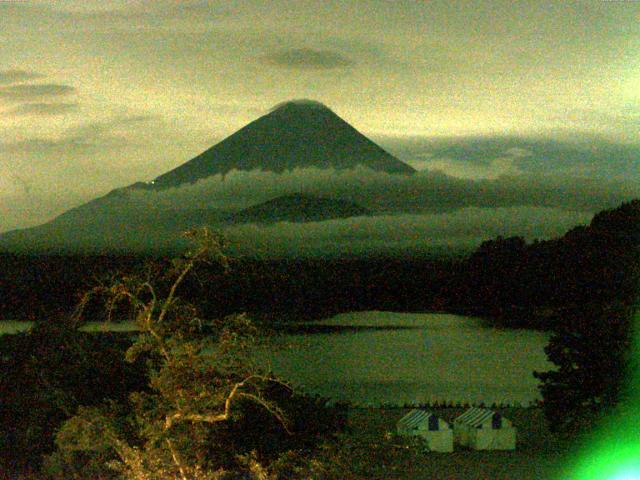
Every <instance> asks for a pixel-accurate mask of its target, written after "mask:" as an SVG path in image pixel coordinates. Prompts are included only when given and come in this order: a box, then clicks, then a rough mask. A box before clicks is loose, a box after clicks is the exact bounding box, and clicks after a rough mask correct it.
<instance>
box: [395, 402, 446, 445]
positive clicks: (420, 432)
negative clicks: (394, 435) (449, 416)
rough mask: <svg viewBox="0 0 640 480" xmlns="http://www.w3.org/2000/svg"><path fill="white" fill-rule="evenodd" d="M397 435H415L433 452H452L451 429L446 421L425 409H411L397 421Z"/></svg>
mask: <svg viewBox="0 0 640 480" xmlns="http://www.w3.org/2000/svg"><path fill="white" fill-rule="evenodd" d="M397 431H398V435H417V436H420V437H421V438H423V439H424V440H425V443H426V444H427V448H429V450H431V451H434V452H453V431H452V430H451V427H450V426H449V424H448V423H447V422H445V421H444V420H442V419H441V418H438V417H436V416H435V415H434V414H433V413H431V412H427V411H425V410H417V409H416V410H411V411H410V412H409V413H407V414H406V415H405V416H404V417H402V418H401V419H400V420H399V421H398V425H397Z"/></svg>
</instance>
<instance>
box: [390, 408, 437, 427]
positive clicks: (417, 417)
mask: <svg viewBox="0 0 640 480" xmlns="http://www.w3.org/2000/svg"><path fill="white" fill-rule="evenodd" d="M447 427H448V424H447V423H446V422H445V421H444V420H442V419H439V418H438V417H437V416H435V415H434V414H433V413H431V412H428V411H426V410H418V409H414V410H411V411H410V412H409V413H407V414H406V415H405V416H404V417H402V418H401V419H400V420H399V421H398V429H401V430H404V431H411V430H430V431H438V430H442V429H443V428H447Z"/></svg>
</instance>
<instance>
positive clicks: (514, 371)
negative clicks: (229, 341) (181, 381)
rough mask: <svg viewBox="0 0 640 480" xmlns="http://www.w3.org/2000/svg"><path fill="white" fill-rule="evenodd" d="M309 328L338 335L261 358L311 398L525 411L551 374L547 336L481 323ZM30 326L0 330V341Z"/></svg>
mask: <svg viewBox="0 0 640 480" xmlns="http://www.w3.org/2000/svg"><path fill="white" fill-rule="evenodd" d="M312 325H313V326H324V327H335V328H327V330H329V332H328V333H312V334H280V335H277V336H275V337H273V338H272V339H271V344H272V346H273V348H270V349H266V350H263V351H262V353H261V355H260V356H261V357H262V358H263V359H264V361H265V362H266V363H267V364H268V365H269V366H270V367H271V368H272V369H273V371H274V372H275V373H277V374H279V375H280V376H282V377H284V378H286V379H288V380H289V381H290V382H291V383H292V384H294V385H297V386H300V387H302V388H303V389H304V390H306V391H308V392H310V393H318V394H320V395H323V396H327V397H330V398H332V399H335V400H350V401H352V402H353V403H355V404H359V405H378V404H381V403H390V404H405V403H408V404H419V403H430V402H434V401H436V400H438V401H440V402H442V401H443V400H444V401H453V402H458V401H460V402H470V403H479V402H485V403H487V404H491V403H493V402H496V403H500V402H505V403H515V402H519V403H521V404H523V405H526V404H528V403H529V402H531V401H534V400H536V399H538V398H540V396H539V394H538V390H537V388H536V386H537V380H536V379H535V378H533V375H532V372H533V371H534V370H540V371H545V370H549V369H550V368H551V367H552V365H551V364H550V363H549V362H547V359H546V356H545V354H544V347H545V345H546V344H547V341H548V334H546V333H543V332H536V331H530V330H509V329H498V328H493V327H490V326H487V325H486V323H484V322H483V321H482V320H481V319H478V318H472V317H464V316H459V315H450V314H439V313H422V314H416V313H394V312H377V311H371V312H353V313H347V314H340V315H337V316H334V317H331V318H329V319H326V320H322V321H320V322H314V323H313V324H312ZM28 326H29V324H28V323H27V322H0V333H15V332H17V331H20V330H24V329H25V328H27V327H28ZM111 327H112V328H113V325H112V326H111ZM131 327H132V325H130V324H129V325H127V324H121V325H118V326H117V328H118V329H119V330H124V329H130V328H131ZM85 328H86V329H87V330H93V331H96V330H101V329H103V328H104V325H102V324H99V323H95V324H94V323H92V324H90V325H87V326H86V327H85ZM343 329H344V330H343Z"/></svg>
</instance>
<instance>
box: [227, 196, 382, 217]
mask: <svg viewBox="0 0 640 480" xmlns="http://www.w3.org/2000/svg"><path fill="white" fill-rule="evenodd" d="M369 213H370V212H369V210H367V209H366V208H364V207H361V206H360V205H357V204H355V203H352V202H346V201H343V200H338V199H333V198H323V197H316V196H313V195H304V194H300V193H294V194H291V195H284V196H281V197H277V198H274V199H272V200H268V201H266V202H263V203H260V204H258V205H253V206H251V207H248V208H245V209H244V210H241V211H239V212H237V213H235V214H233V215H231V216H230V217H229V221H231V222H233V223H250V222H251V223H273V222H283V221H288V222H314V221H322V220H329V219H332V218H348V217H356V216H360V215H368V214H369Z"/></svg>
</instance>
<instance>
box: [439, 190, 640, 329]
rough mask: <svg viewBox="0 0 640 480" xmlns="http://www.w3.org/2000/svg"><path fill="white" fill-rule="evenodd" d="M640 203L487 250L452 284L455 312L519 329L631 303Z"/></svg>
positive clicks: (635, 281) (495, 242)
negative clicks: (556, 234)
mask: <svg viewBox="0 0 640 480" xmlns="http://www.w3.org/2000/svg"><path fill="white" fill-rule="evenodd" d="M639 248H640V201H639V200H634V201H631V202H628V203H624V204H622V205H621V206H620V207H618V208H615V209H611V210H605V211H603V212H600V213H598V214H596V215H595V216H594V218H593V220H592V221H591V223H590V224H589V225H588V226H578V227H575V228H573V229H571V230H570V231H568V232H567V233H566V234H565V235H564V236H563V237H561V238H558V239H554V240H548V241H534V242H533V243H530V244H527V243H526V242H525V241H524V239H522V238H520V237H512V238H500V237H499V238H497V239H495V240H490V241H486V242H483V243H482V245H480V247H479V248H478V249H477V250H476V251H475V252H474V253H473V254H472V255H471V256H470V257H469V258H468V259H466V261H465V262H463V263H462V264H461V265H460V266H459V270H458V272H457V273H456V274H455V278H454V279H453V280H451V284H452V285H454V291H453V293H452V295H451V296H450V297H449V301H450V303H449V307H450V309H452V310H461V311H465V312H469V313H475V314H481V315H486V316H489V317H492V318H494V319H495V320H496V321H498V322H501V323H503V324H506V325H511V326H525V327H539V328H553V326H554V324H555V323H556V322H557V319H558V318H559V317H561V316H562V313H563V312H565V311H567V312H570V311H572V310H573V309H575V308H578V307H580V306H584V305H611V304H614V303H622V304H624V305H630V304H632V303H633V302H634V301H635V298H636V297H635V296H636V294H637V288H638V261H639V260H638V259H639V258H640V257H639V255H640V253H639V252H640V251H639Z"/></svg>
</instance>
